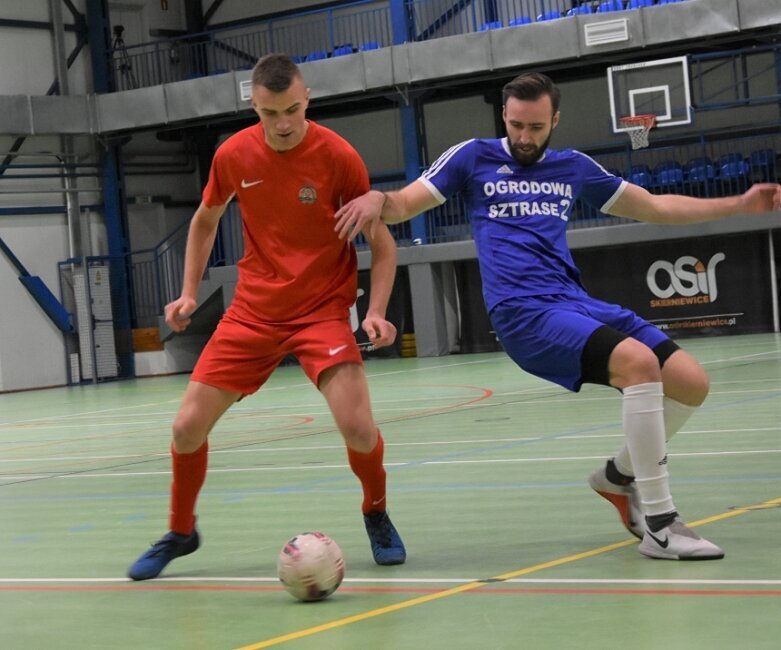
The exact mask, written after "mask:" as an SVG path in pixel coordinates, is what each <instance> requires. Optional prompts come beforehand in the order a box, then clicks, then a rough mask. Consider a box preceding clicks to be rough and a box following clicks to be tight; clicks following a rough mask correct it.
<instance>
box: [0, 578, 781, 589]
mask: <svg viewBox="0 0 781 650" xmlns="http://www.w3.org/2000/svg"><path fill="white" fill-rule="evenodd" d="M482 579H483V578H345V579H344V583H353V584H380V585H394V584H422V585H427V584H461V583H472V582H479V581H480V580H482ZM161 582H162V583H177V584H178V583H204V582H207V583H208V582H219V583H226V582H228V583H232V582H238V583H257V582H261V583H262V582H271V583H279V578H277V577H276V576H258V577H246V576H244V577H231V576H228V577H199V578H187V577H177V578H166V577H162V578H157V579H156V580H155V584H156V583H161ZM106 583H128V584H135V583H133V582H132V581H131V580H130V579H129V578H124V577H123V578H0V584H106ZM497 584H535V585H709V586H724V587H740V586H766V587H774V586H777V585H781V580H698V579H690V580H687V579H653V578H637V579H633V578H615V579H613V578H510V579H508V580H502V581H500V582H498V583H497Z"/></svg>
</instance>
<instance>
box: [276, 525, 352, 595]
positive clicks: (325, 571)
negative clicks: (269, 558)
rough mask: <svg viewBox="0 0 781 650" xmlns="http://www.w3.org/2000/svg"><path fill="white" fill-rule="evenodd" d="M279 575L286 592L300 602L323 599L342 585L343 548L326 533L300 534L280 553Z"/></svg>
mask: <svg viewBox="0 0 781 650" xmlns="http://www.w3.org/2000/svg"><path fill="white" fill-rule="evenodd" d="M277 575H278V576H279V580H280V582H281V583H282V584H283V585H284V586H285V589H287V590H288V591H289V592H290V593H291V594H292V595H293V596H295V597H296V598H298V599H299V600H303V601H314V600H323V599H324V598H328V596H330V595H331V594H332V593H334V592H335V591H336V589H337V588H338V587H339V585H340V584H342V579H343V578H344V558H343V557H342V549H340V548H339V545H338V544H337V543H336V542H335V541H334V540H332V539H331V538H330V537H328V535H325V534H323V533H318V532H313V533H301V534H300V535H296V536H295V537H293V538H292V539H290V540H288V542H287V544H285V545H284V546H283V547H282V550H281V551H280V552H279V559H278V560H277Z"/></svg>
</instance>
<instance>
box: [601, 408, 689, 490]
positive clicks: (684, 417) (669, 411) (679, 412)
mask: <svg viewBox="0 0 781 650" xmlns="http://www.w3.org/2000/svg"><path fill="white" fill-rule="evenodd" d="M663 403H664V435H665V439H666V440H668V441H669V440H670V438H672V437H673V436H674V435H675V434H676V433H678V432H679V431H680V430H681V429H682V428H683V425H684V424H686V422H688V420H689V418H690V417H691V416H692V414H693V413H694V412H695V411H696V410H697V409H698V408H699V407H698V406H688V405H686V404H681V402H676V401H675V400H674V399H670V398H669V397H665V398H664V400H663ZM614 462H615V465H616V469H617V470H618V471H619V472H621V473H622V474H626V475H627V476H634V469H633V468H632V459H631V458H630V457H629V449H628V448H627V446H626V444H624V446H623V447H621V450H620V451H619V452H618V453H617V454H616V457H615V459H614Z"/></svg>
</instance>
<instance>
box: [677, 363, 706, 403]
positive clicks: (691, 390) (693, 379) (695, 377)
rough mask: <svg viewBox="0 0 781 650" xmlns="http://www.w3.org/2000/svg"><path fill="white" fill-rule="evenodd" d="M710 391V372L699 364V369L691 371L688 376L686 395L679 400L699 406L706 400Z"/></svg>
mask: <svg viewBox="0 0 781 650" xmlns="http://www.w3.org/2000/svg"><path fill="white" fill-rule="evenodd" d="M709 391H710V379H709V378H708V374H707V373H706V372H705V370H703V369H702V368H700V367H699V366H698V367H697V371H696V372H692V373H690V374H689V376H688V377H687V378H686V387H685V391H684V395H683V396H682V399H679V400H678V401H680V402H683V403H684V404H688V405H689V406H699V405H700V404H702V403H703V402H704V401H705V398H706V397H707V396H708V392H709Z"/></svg>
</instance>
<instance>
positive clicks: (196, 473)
mask: <svg viewBox="0 0 781 650" xmlns="http://www.w3.org/2000/svg"><path fill="white" fill-rule="evenodd" d="M308 104H309V89H308V88H307V87H306V85H305V84H304V80H303V78H302V76H301V73H300V71H299V70H298V67H297V66H296V65H295V64H294V63H293V62H292V61H291V60H290V59H289V58H288V57H287V56H285V55H282V54H270V55H268V56H265V57H263V58H262V59H260V60H259V61H258V63H257V65H256V66H255V68H254V70H253V72H252V107H253V108H254V109H255V112H256V113H257V114H258V116H259V117H260V123H259V124H256V125H254V126H251V127H249V128H247V129H244V130H242V131H239V132H238V133H236V134H234V135H233V136H231V137H230V138H228V139H227V140H226V141H225V142H224V143H223V144H222V145H221V146H220V147H219V148H218V149H217V152H216V153H215V155H214V160H213V161H212V167H211V171H210V174H209V181H208V183H207V185H206V188H205V189H204V191H203V200H202V202H201V204H200V206H199V207H198V209H197V210H196V212H195V215H194V217H193V219H192V222H191V224H190V231H189V235H188V238H187V251H186V254H185V269H184V283H183V287H182V295H181V296H180V297H179V298H178V299H177V300H174V301H173V302H172V303H170V304H168V305H167V306H166V308H165V318H166V322H167V323H168V325H169V326H170V327H171V328H172V329H173V330H175V331H177V332H181V331H183V330H184V329H185V328H186V327H187V326H188V325H189V324H190V314H192V313H193V311H194V310H195V307H196V295H197V290H198V285H199V284H200V280H201V277H202V276H203V272H204V269H205V267H206V263H207V260H208V257H209V253H210V252H211V249H212V246H213V244H214V238H215V235H216V233H217V227H218V225H219V221H220V218H221V217H222V215H223V213H224V212H225V208H226V206H227V204H228V203H229V202H230V200H231V199H232V198H233V197H234V196H235V197H237V198H238V200H239V206H240V208H241V215H242V222H243V232H244V242H245V253H244V257H243V258H242V259H241V261H239V263H238V267H239V281H238V284H237V286H236V292H235V295H234V298H233V301H232V303H231V305H230V307H229V308H228V310H227V311H226V312H225V315H224V316H223V318H222V320H221V321H220V323H219V325H218V326H217V329H216V330H215V332H214V334H213V335H212V337H211V339H210V340H209V342H208V344H207V345H206V347H205V348H204V350H203V352H202V353H201V356H200V358H199V360H198V363H197V364H196V366H195V369H194V370H193V373H192V376H191V378H190V383H189V385H188V386H187V390H186V391H185V394H184V398H183V400H182V404H181V406H180V408H179V412H178V413H177V415H176V418H175V419H174V423H173V442H172V444H171V456H172V464H173V482H172V484H171V512H170V516H169V528H170V531H169V532H168V533H167V534H166V535H165V536H164V537H162V538H161V539H160V541H158V542H157V543H156V544H154V545H153V546H152V547H151V548H150V549H149V550H147V551H146V552H145V553H144V554H143V555H141V557H140V558H139V559H138V560H137V561H136V562H135V563H134V564H133V565H132V566H131V567H130V569H129V570H128V576H129V577H130V578H132V579H133V580H146V579H149V578H154V577H156V576H158V575H159V574H160V572H161V571H162V570H163V569H164V568H165V567H166V565H167V564H168V563H169V562H170V561H171V560H173V559H175V558H177V557H180V556H182V555H187V554H189V553H192V552H193V551H195V550H196V549H197V548H198V546H199V543H200V540H199V536H198V530H197V529H196V527H195V502H196V499H197V497H198V493H199V491H200V489H201V486H202V485H203V482H204V480H205V478H206V465H207V452H208V442H207V436H208V434H209V431H210V430H211V429H212V427H213V426H214V425H215V424H216V422H217V420H219V418H220V417H221V416H222V414H223V413H225V411H226V410H227V409H228V408H229V407H230V406H231V405H232V404H233V403H234V402H236V401H237V400H239V399H241V398H242V397H243V396H245V395H249V394H251V393H254V392H255V391H256V390H258V389H259V388H260V387H261V386H262V385H263V384H264V383H265V382H266V380H267V379H268V377H269V376H270V375H271V373H272V372H273V370H274V369H275V368H276V367H277V365H278V364H279V363H280V362H281V361H282V359H283V358H284V357H285V356H286V355H287V354H291V353H292V354H295V355H296V357H297V358H298V360H299V362H300V363H301V366H302V368H303V370H304V372H305V373H306V374H307V376H308V377H309V378H310V379H311V380H312V382H313V383H314V384H315V385H316V386H317V387H318V389H319V390H320V392H321V393H322V394H323V395H324V397H325V399H326V401H327V402H328V406H329V408H330V410H331V413H332V414H333V417H334V420H335V421H336V425H337V426H338V428H339V431H340V432H341V433H342V436H343V437H344V440H345V443H346V445H347V456H348V460H349V463H350V467H351V468H352V470H353V472H354V473H355V475H356V476H357V477H358V479H359V480H360V482H361V486H362V488H363V504H362V510H363V515H364V523H365V526H366V531H367V533H368V535H369V540H370V542H371V547H372V552H373V554H374V560H375V562H377V563H378V564H401V563H403V562H404V561H405V559H406V551H405V549H404V544H403V542H402V540H401V538H400V537H399V535H398V533H397V532H396V529H395V528H394V526H393V524H392V523H391V520H390V518H389V517H388V514H387V512H386V498H385V479H386V475H385V469H384V467H383V440H382V436H381V435H380V432H379V431H378V429H377V425H376V424H375V423H374V419H373V417H372V412H371V405H370V402H369V390H368V386H367V382H366V375H365V373H364V369H363V364H362V359H361V353H360V350H359V348H358V346H357V344H356V341H355V336H354V335H353V332H352V328H351V327H350V320H349V309H350V307H351V306H352V304H353V303H354V302H355V299H356V295H357V281H358V278H357V258H356V253H355V248H354V246H353V245H352V244H349V243H346V242H345V241H344V240H341V239H339V237H337V236H336V234H335V233H334V231H333V215H334V214H335V212H336V210H338V209H339V207H340V206H341V205H343V204H345V203H347V202H348V201H350V200H352V199H354V198H356V197H358V196H361V195H362V194H364V193H365V192H367V191H368V190H369V177H368V173H367V171H366V167H365V165H364V163H363V161H362V160H361V158H360V157H359V156H358V153H357V152H356V151H355V150H354V149H353V148H352V147H351V146H350V145H349V144H348V143H347V142H346V141H345V140H343V139H342V138H341V137H340V136H338V135H337V134H336V133H334V132H333V131H330V130H329V129H326V128H325V127H322V126H319V125H318V124H316V123H314V122H312V121H309V120H307V119H306V116H305V112H306V108H307V105H308ZM366 238H367V240H368V242H369V245H370V247H371V251H372V268H371V281H372V291H371V295H370V302H369V308H368V311H367V313H366V318H365V319H364V321H363V323H362V326H363V329H364V330H365V331H366V333H367V334H368V336H369V340H370V341H371V343H372V344H373V345H374V346H375V347H382V346H386V345H390V344H391V343H393V341H394V339H395V338H396V328H395V327H394V326H393V325H392V324H391V323H390V322H388V321H387V320H385V310H386V308H387V305H388V299H389V297H390V292H391V289H392V287H393V279H394V275H395V270H396V245H395V243H394V241H393V238H392V236H391V234H390V232H389V231H388V229H387V227H386V226H384V225H380V226H378V227H376V228H374V230H372V232H367V233H366Z"/></svg>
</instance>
